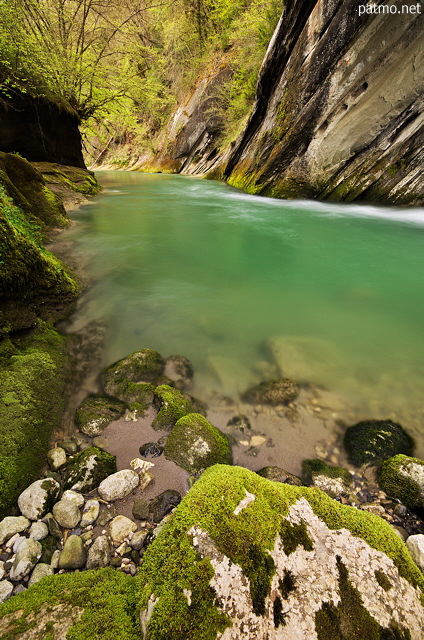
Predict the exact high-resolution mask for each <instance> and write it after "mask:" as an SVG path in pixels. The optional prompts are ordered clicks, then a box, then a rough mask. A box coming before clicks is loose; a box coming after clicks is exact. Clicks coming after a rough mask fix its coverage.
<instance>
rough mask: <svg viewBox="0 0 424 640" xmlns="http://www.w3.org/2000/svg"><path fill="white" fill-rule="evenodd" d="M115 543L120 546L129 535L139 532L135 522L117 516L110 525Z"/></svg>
mask: <svg viewBox="0 0 424 640" xmlns="http://www.w3.org/2000/svg"><path fill="white" fill-rule="evenodd" d="M109 527H110V535H111V538H112V540H113V543H114V544H115V545H116V544H120V543H121V542H122V541H123V540H124V539H125V538H127V537H128V535H129V534H130V533H131V532H133V531H136V530H137V525H136V524H135V522H133V521H132V520H130V519H129V518H127V517H126V516H116V518H114V519H113V520H112V522H111V523H110V525H109Z"/></svg>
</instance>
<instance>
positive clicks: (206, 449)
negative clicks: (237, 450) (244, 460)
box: [164, 413, 232, 473]
mask: <svg viewBox="0 0 424 640" xmlns="http://www.w3.org/2000/svg"><path fill="white" fill-rule="evenodd" d="M164 453H165V457H166V458H168V460H172V461H173V462H175V463H176V464H177V465H178V466H180V467H182V468H183V469H185V470H186V471H188V472H189V473H199V472H200V471H203V469H206V468H207V467H210V466H211V465H213V464H217V463H222V464H231V463H232V453H231V446H230V443H229V441H228V438H227V437H226V436H225V435H224V434H223V433H222V432H221V431H219V429H217V428H216V427H213V426H212V425H211V424H210V422H208V421H207V420H206V418H204V417H203V416H202V415H200V413H189V414H187V415H186V416H183V417H182V418H180V419H179V420H178V422H177V423H176V425H175V427H174V428H173V429H172V431H171V433H170V434H169V436H168V439H167V441H166V444H165V450H164Z"/></svg>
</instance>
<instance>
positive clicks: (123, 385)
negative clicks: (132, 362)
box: [104, 378, 155, 414]
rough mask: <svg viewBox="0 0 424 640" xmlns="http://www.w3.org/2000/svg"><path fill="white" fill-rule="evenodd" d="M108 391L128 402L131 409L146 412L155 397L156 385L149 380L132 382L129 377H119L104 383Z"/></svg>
mask: <svg viewBox="0 0 424 640" xmlns="http://www.w3.org/2000/svg"><path fill="white" fill-rule="evenodd" d="M104 389H105V391H106V393H108V394H109V395H111V396H113V397H114V398H118V400H121V401H122V402H126V403H127V404H128V405H129V406H130V409H132V410H135V409H137V411H139V412H140V413H141V414H143V413H144V411H145V410H146V409H148V408H149V407H150V406H151V405H152V404H153V400H154V397H155V387H154V385H152V384H150V383H149V382H132V381H131V380H128V378H118V379H116V380H113V381H110V382H108V383H106V384H105V385H104Z"/></svg>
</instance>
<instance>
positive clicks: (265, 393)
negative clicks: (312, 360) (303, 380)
mask: <svg viewBox="0 0 424 640" xmlns="http://www.w3.org/2000/svg"><path fill="white" fill-rule="evenodd" d="M298 394H299V389H298V386H297V384H296V382H294V381H293V380H290V378H281V379H280V380H269V381H267V382H261V383H259V384H258V385H256V386H254V387H252V388H251V389H248V390H247V391H246V392H245V393H244V394H243V395H242V399H243V400H244V401H245V402H252V403H254V404H269V405H277V404H289V403H290V402H293V400H295V399H296V398H297V396H298Z"/></svg>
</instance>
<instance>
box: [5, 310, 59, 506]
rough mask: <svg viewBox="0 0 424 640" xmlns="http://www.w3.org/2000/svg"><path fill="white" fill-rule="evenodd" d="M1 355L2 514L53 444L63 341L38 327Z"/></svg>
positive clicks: (8, 344)
mask: <svg viewBox="0 0 424 640" xmlns="http://www.w3.org/2000/svg"><path fill="white" fill-rule="evenodd" d="M4 344H5V348H4V349H2V350H1V352H0V388H1V390H2V395H4V397H5V399H6V401H5V402H2V403H1V404H0V514H1V517H2V516H3V515H6V513H7V510H8V509H9V507H10V505H12V504H13V502H15V501H16V498H17V496H18V495H19V493H21V491H23V489H24V488H25V487H26V486H28V485H29V484H30V483H31V482H32V481H34V480H36V479H37V477H39V475H40V471H41V467H42V466H43V464H45V461H46V453H47V450H48V447H49V440H50V437H51V434H52V433H53V431H54V430H56V429H58V428H59V426H60V419H61V415H62V411H63V404H64V400H63V391H64V387H65V374H66V353H65V339H64V338H63V337H62V336H60V335H59V334H58V333H57V332H56V331H55V330H54V328H53V327H52V326H50V325H48V324H47V323H43V322H41V321H40V322H39V326H38V328H37V330H36V331H34V332H33V333H32V334H31V335H28V336H26V337H23V338H20V339H17V338H16V339H14V340H13V341H11V340H5V341H4Z"/></svg>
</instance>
